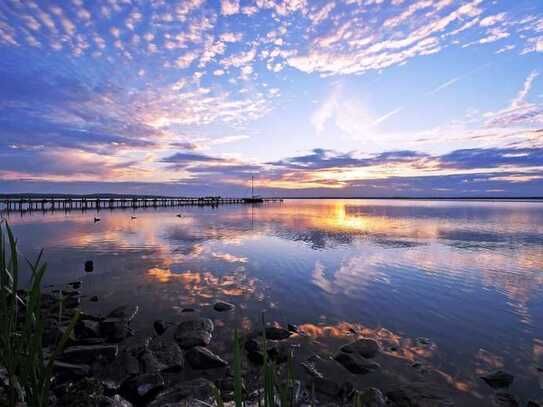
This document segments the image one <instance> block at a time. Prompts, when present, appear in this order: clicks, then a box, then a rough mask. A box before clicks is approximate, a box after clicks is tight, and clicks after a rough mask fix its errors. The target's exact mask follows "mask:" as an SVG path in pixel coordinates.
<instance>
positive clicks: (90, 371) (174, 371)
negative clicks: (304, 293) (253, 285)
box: [0, 282, 540, 407]
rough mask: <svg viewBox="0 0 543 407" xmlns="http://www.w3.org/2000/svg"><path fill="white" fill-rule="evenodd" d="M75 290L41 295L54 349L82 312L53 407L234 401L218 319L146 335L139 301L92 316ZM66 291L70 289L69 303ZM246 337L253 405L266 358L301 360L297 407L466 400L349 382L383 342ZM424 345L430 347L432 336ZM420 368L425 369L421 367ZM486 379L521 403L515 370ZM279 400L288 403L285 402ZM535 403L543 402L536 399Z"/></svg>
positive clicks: (245, 368) (283, 371) (0, 376)
mask: <svg viewBox="0 0 543 407" xmlns="http://www.w3.org/2000/svg"><path fill="white" fill-rule="evenodd" d="M67 287H68V288H65V289H62V291H61V292H60V291H59V290H52V291H51V292H48V293H43V294H41V310H42V316H43V320H44V343H43V346H44V347H45V348H48V349H49V348H50V347H51V346H52V345H53V344H55V343H56V341H57V340H58V338H59V337H60V336H62V334H63V333H64V331H65V330H66V328H67V326H68V324H69V321H70V320H71V318H72V317H73V315H74V314H75V312H80V317H79V320H78V322H77V323H76V325H75V328H74V332H73V335H72V337H71V338H70V339H69V341H68V343H67V346H66V347H65V349H64V351H63V352H62V354H60V355H59V357H58V359H57V360H56V361H55V362H54V380H53V382H52V386H51V394H50V403H49V405H51V406H104V407H107V406H115V407H128V406H136V407H138V406H151V407H157V406H209V405H217V395H218V394H220V396H221V399H222V400H223V401H224V403H225V404H229V403H230V404H232V405H233V401H232V400H233V398H234V371H233V366H232V355H230V354H227V355H220V354H217V353H215V352H214V351H213V350H212V348H210V345H211V344H212V341H213V336H214V333H215V324H214V322H213V320H212V319H210V318H207V317H204V316H202V315H201V314H200V312H198V310H196V309H192V308H191V309H188V308H187V309H184V310H183V312H181V314H182V318H180V320H179V321H163V320H156V321H154V323H153V331H154V334H153V335H151V336H149V337H145V338H143V337H139V336H138V335H137V332H135V330H134V329H133V328H132V322H133V320H134V318H136V317H137V315H138V311H139V308H138V307H137V306H126V305H123V306H119V307H116V308H115V309H113V310H111V311H110V312H108V313H106V314H105V315H97V314H90V313H85V312H84V310H83V311H81V310H80V308H82V306H81V298H82V297H83V296H82V294H81V288H82V283H81V282H73V283H70V284H69V285H68V286H67ZM59 294H62V301H61V302H59V298H60V296H59ZM90 301H92V302H96V301H98V298H97V297H91V298H90ZM83 308H84V307H83ZM235 309H236V306H235V305H234V304H230V303H228V302H225V301H216V302H215V303H214V305H213V310H214V312H217V313H228V312H232V311H234V310H235ZM243 335H244V336H243V338H242V341H241V346H242V349H243V350H242V353H241V366H242V368H241V376H242V395H243V398H244V400H245V404H246V405H247V406H257V405H261V404H262V405H263V402H262V397H263V390H262V365H263V364H264V361H265V360H270V361H271V362H272V363H273V366H274V369H275V370H276V373H277V376H278V377H286V376H287V374H289V370H288V369H289V368H291V367H292V366H295V370H296V371H297V372H300V374H297V375H296V378H295V380H294V381H293V382H292V385H291V388H290V389H289V391H290V392H291V395H292V405H296V406H303V405H307V406H309V405H328V406H336V405H337V406H339V405H354V404H356V405H361V406H370V407H384V406H397V407H404V406H405V407H411V406H421V407H426V406H428V407H430V406H432V407H434V406H435V407H439V406H443V407H445V406H453V405H459V406H462V405H463V404H458V403H455V400H454V397H449V396H450V395H448V394H444V393H443V392H440V391H439V390H438V389H436V388H435V387H434V386H432V385H431V384H425V383H422V382H417V383H409V382H405V381H403V382H402V381H398V383H396V385H394V386H390V385H389V384H387V385H386V386H385V387H383V388H381V387H379V386H373V385H371V386H365V387H360V386H358V385H357V384H355V383H352V382H351V381H349V380H348V379H347V380H341V379H342V378H343V377H345V378H348V377H350V376H352V375H354V376H364V377H366V375H367V377H370V375H373V374H375V372H379V371H380V370H381V369H382V366H381V363H380V362H379V361H377V360H376V359H379V358H380V357H381V358H385V356H386V353H387V352H393V351H394V349H391V348H389V349H385V346H384V345H383V344H382V343H380V342H379V341H378V340H376V339H373V338H367V337H363V336H361V335H355V337H354V338H352V339H351V340H350V342H348V343H345V344H343V345H341V346H340V347H339V348H338V349H336V350H335V351H333V352H332V354H330V355H329V356H323V355H319V354H316V353H313V354H311V355H309V356H307V354H306V355H304V352H303V351H302V350H301V347H302V346H304V345H303V344H301V343H300V341H299V340H298V341H297V340H296V339H300V338H302V339H303V338H304V336H305V334H304V332H303V331H302V330H300V329H299V328H298V327H297V326H295V325H292V324H287V326H286V327H281V326H279V325H277V324H274V325H266V326H265V327H264V329H260V330H255V331H252V332H246V333H244V334H243ZM420 341H421V342H422V343H424V341H425V339H424V338H421V339H420ZM330 366H332V368H331V369H330V368H329V367H330ZM411 368H412V369H423V368H424V367H423V366H420V364H419V366H417V365H416V364H413V365H412V366H411ZM330 371H332V372H339V373H330ZM338 375H339V376H340V377H339V378H338ZM5 376H6V375H5V370H1V369H0V405H3V404H2V395H4V396H5V394H6V391H7V386H8V382H7V378H6V377H5ZM338 379H340V380H338ZM481 379H482V380H483V381H484V382H485V383H486V384H487V385H488V386H489V387H491V388H492V389H495V392H494V393H493V396H492V400H491V401H490V403H488V404H481V405H496V406H504V407H508V406H510V407H515V406H521V404H520V403H519V402H518V401H517V399H516V398H515V396H514V395H512V394H511V393H509V392H508V391H507V389H508V388H509V386H510V385H511V384H512V382H513V380H514V378H513V376H512V375H510V374H509V373H507V372H503V371H496V372H492V373H490V374H488V375H486V376H483V377H482V378H481ZM4 400H5V399H4ZM481 402H482V401H481ZM487 402H488V400H485V403H487ZM359 403H361V404H359ZM276 404H277V405H280V402H279V400H277V403H276ZM527 406H528V407H537V406H540V404H539V403H537V402H535V401H530V402H528V404H527Z"/></svg>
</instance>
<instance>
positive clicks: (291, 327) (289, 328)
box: [287, 324, 298, 333]
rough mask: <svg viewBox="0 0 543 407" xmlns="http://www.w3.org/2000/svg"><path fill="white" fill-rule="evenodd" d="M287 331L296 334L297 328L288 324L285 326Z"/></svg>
mask: <svg viewBox="0 0 543 407" xmlns="http://www.w3.org/2000/svg"><path fill="white" fill-rule="evenodd" d="M287 329H288V330H289V331H290V332H293V333H298V327H297V326H296V325H294V324H288V325H287Z"/></svg>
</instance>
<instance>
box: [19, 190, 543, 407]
mask: <svg viewBox="0 0 543 407" xmlns="http://www.w3.org/2000/svg"><path fill="white" fill-rule="evenodd" d="M177 215H180V216H177ZM94 216H98V217H99V218H100V219H101V220H100V222H97V223H94V221H93V218H94ZM132 217H135V219H133V218H132ZM8 220H9V222H10V224H11V225H12V226H13V229H14V232H15V234H16V236H17V238H18V239H19V242H20V250H21V252H23V253H25V254H26V255H27V256H29V257H32V256H34V255H36V254H37V253H38V251H39V249H40V248H44V249H45V260H46V261H47V263H48V265H49V271H48V274H47V278H46V279H47V283H48V284H64V283H66V282H68V281H74V280H82V281H83V289H82V292H83V294H85V295H86V298H85V299H84V300H83V302H84V304H83V306H84V309H85V310H89V311H90V312H105V311H107V310H109V309H111V308H113V307H115V306H117V305H120V304H135V305H139V307H140V313H139V314H138V317H137V318H136V320H135V321H134V323H135V327H136V329H137V330H138V331H139V332H142V333H146V332H151V331H152V322H153V321H154V320H156V319H164V320H168V321H176V319H178V318H179V317H180V315H181V310H182V309H183V308H189V307H190V308H195V309H198V310H201V311H202V313H203V314H205V315H207V316H210V317H212V318H213V319H214V321H215V323H216V325H217V327H218V329H217V340H218V341H219V345H216V346H219V348H220V347H222V348H223V349H222V350H223V351H226V350H227V349H228V346H227V342H228V339H227V338H229V337H230V331H228V329H226V328H231V327H233V326H241V327H242V328H244V329H246V330H249V329H255V328H256V327H257V326H258V321H259V318H260V314H261V312H262V311H266V313H265V315H266V319H267V320H268V321H275V322H277V323H280V324H283V325H285V326H286V324H287V323H292V324H296V325H298V326H299V327H300V328H301V330H302V331H303V332H305V333H306V334H307V335H308V336H309V337H311V339H312V341H313V342H314V343H316V344H318V345H320V346H322V347H323V348H326V347H330V348H333V347H334V346H336V344H337V343H342V342H341V341H343V342H344V341H345V340H347V339H348V338H349V336H350V335H352V333H353V331H354V332H356V333H360V334H364V335H365V336H373V337H377V338H380V339H382V340H383V341H386V342H387V343H389V344H391V346H392V345H394V346H392V348H397V349H396V350H393V351H391V352H392V354H394V353H396V354H397V355H396V356H398V357H401V358H403V359H405V360H407V361H409V362H410V363H415V362H416V363H417V364H418V363H420V364H422V365H423V366H426V365H427V366H431V367H432V369H435V370H436V371H438V372H440V373H441V374H442V375H443V377H445V378H446V380H447V381H448V382H449V383H450V384H451V385H452V386H454V387H455V388H456V389H457V390H458V391H460V392H464V393H466V394H469V395H471V396H473V397H474V398H476V399H477V398H480V399H481V400H486V399H487V396H488V394H489V389H488V388H487V386H486V385H485V384H484V383H483V382H482V381H481V380H480V379H479V375H480V374H481V373H483V372H486V371H489V370H492V369H495V368H500V367H503V368H505V369H506V370H508V371H510V372H511V373H513V374H514V375H515V382H514V385H513V387H512V392H513V393H514V394H516V395H517V396H519V397H520V398H521V399H523V400H528V399H531V398H533V399H541V398H543V393H542V390H541V387H540V386H541V385H540V383H541V384H543V380H542V379H543V374H542V373H540V372H539V371H538V369H537V368H538V367H542V366H543V297H542V295H541V294H542V289H543V203H541V202H459V201H409V200H405V201H400V200H398V201H396V200H394V201H392V200H391V201H388V200H382V201H379V200H286V201H284V202H283V203H270V204H264V205H256V206H251V205H226V206H220V207H218V208H211V207H180V208H159V209H152V208H148V209H138V210H137V211H131V210H114V211H106V210H102V211H100V213H99V215H96V212H94V211H88V212H80V211H72V212H66V213H65V212H58V211H57V212H55V213H45V214H44V213H40V212H34V213H26V214H24V215H20V214H18V213H11V214H10V215H9V217H8ZM86 260H93V261H94V268H95V271H94V272H92V273H85V272H84V267H83V264H84V262H85V261H86ZM94 295H96V296H98V298H99V301H98V302H97V303H93V302H90V301H89V298H90V297H91V296H94ZM218 299H221V300H226V301H228V302H231V303H233V304H235V305H236V306H237V308H236V311H235V312H232V313H221V314H219V313H214V312H213V310H212V305H213V304H214V302H215V301H216V300H218ZM221 327H224V329H223V330H221ZM221 339H222V340H223V342H224V345H220V341H221ZM396 345H397V346H396ZM402 374H403V372H402ZM406 374H409V375H412V376H413V377H414V378H415V379H416V378H417V375H419V374H421V373H420V372H419V371H417V369H416V368H413V372H410V373H406ZM367 380H369V382H368V383H369V384H371V383H370V382H371V379H367ZM481 405H483V404H481Z"/></svg>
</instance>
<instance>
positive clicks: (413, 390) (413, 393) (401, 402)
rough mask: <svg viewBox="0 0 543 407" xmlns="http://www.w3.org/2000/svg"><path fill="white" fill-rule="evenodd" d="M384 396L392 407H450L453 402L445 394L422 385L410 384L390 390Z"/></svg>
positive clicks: (429, 386)
mask: <svg viewBox="0 0 543 407" xmlns="http://www.w3.org/2000/svg"><path fill="white" fill-rule="evenodd" d="M386 396H387V397H388V399H389V400H390V402H391V405H392V406H398V407H411V406H418V407H451V406H454V403H453V401H452V400H451V399H450V398H449V397H448V396H447V395H446V394H445V392H442V391H440V390H439V389H436V388H434V387H432V386H431V385H428V384H424V383H412V384H408V385H404V386H401V387H398V388H396V389H393V390H390V391H388V392H387V393H386Z"/></svg>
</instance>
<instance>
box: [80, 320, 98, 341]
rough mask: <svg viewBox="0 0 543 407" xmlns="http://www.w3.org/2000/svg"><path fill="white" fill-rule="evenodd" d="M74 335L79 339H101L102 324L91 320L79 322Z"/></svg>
mask: <svg viewBox="0 0 543 407" xmlns="http://www.w3.org/2000/svg"><path fill="white" fill-rule="evenodd" d="M74 334H75V336H76V338H77V339H87V338H99V337H100V323H99V322H96V321H89V320H79V321H77V323H76V324H75V327H74Z"/></svg>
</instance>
